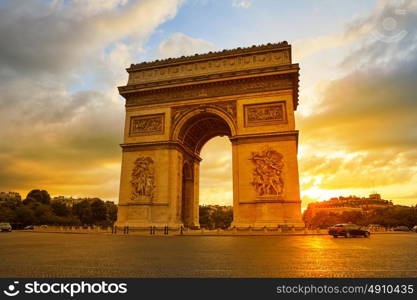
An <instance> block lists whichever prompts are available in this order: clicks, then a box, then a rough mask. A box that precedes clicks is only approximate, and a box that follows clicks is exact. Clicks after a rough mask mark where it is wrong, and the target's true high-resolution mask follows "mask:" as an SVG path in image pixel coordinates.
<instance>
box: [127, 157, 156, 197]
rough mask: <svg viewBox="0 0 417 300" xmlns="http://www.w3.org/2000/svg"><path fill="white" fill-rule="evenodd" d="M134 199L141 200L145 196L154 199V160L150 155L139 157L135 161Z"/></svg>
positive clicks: (133, 178)
mask: <svg viewBox="0 0 417 300" xmlns="http://www.w3.org/2000/svg"><path fill="white" fill-rule="evenodd" d="M130 183H131V184H132V200H140V199H143V198H144V197H146V198H147V200H152V199H153V195H154V189H155V169H154V162H153V160H152V158H150V157H139V158H138V159H136V161H135V167H134V168H133V171H132V180H131V181H130Z"/></svg>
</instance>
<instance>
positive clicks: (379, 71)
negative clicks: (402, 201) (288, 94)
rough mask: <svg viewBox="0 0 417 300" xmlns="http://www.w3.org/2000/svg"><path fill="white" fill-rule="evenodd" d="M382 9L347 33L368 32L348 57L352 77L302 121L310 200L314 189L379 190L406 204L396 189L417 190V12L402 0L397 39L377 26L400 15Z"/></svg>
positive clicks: (304, 172)
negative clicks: (407, 188) (414, 188)
mask: <svg viewBox="0 0 417 300" xmlns="http://www.w3.org/2000/svg"><path fill="white" fill-rule="evenodd" d="M383 4H384V5H380V6H378V7H377V8H376V10H375V11H374V13H373V14H372V15H371V16H369V17H368V18H366V19H364V20H359V21H358V23H357V24H352V25H351V27H349V28H348V29H347V32H350V31H352V30H353V29H352V28H354V29H355V28H357V27H360V28H363V27H366V28H370V30H369V34H368V36H367V38H366V39H365V40H363V42H360V43H357V45H356V46H355V50H353V51H351V52H350V54H349V55H348V56H347V57H345V59H344V62H343V64H342V66H343V68H345V69H346V70H350V72H349V73H347V75H346V76H344V77H342V78H340V79H337V80H334V81H333V82H331V83H330V84H329V85H328V86H327V88H326V90H325V92H324V94H323V96H322V98H321V101H320V102H319V103H318V104H317V110H316V111H315V112H313V113H312V114H309V115H307V116H300V118H299V119H300V120H299V127H300V130H301V134H302V135H301V137H302V139H301V143H302V145H303V156H302V159H301V174H302V176H305V177H307V178H315V179H314V180H313V179H311V180H305V181H304V185H303V187H304V188H305V189H306V190H307V194H308V189H311V188H312V187H314V186H315V187H319V188H321V189H324V190H332V189H333V190H337V191H338V190H341V189H345V190H348V189H350V190H352V189H360V188H363V189H366V188H367V189H368V190H369V189H371V188H375V189H378V190H384V191H386V193H388V194H389V196H391V197H397V196H398V198H401V197H402V191H399V190H398V185H399V184H403V185H407V184H408V185H414V186H417V178H416V176H415V174H416V173H417V150H416V149H417V148H416V147H417V132H416V131H415V128H417V118H416V116H417V101H416V96H415V95H416V93H417V87H416V84H415V78H417V46H416V45H417V29H416V28H417V26H416V25H417V21H416V20H417V6H416V3H415V2H412V1H408V2H403V5H404V6H402V8H403V9H404V12H405V14H401V15H400V18H399V20H398V23H397V26H398V28H397V29H396V30H397V33H395V32H394V28H392V30H390V31H389V32H385V33H383V32H382V31H381V29H380V26H378V25H379V24H381V23H382V24H383V23H384V22H386V19H387V18H388V16H389V15H390V14H389V12H394V13H395V12H396V10H397V9H399V8H398V7H396V6H394V4H391V3H385V2H384V3H383ZM377 30H379V34H376V33H375V32H376V31H377ZM386 31H387V30H386ZM401 32H405V33H406V34H401V38H398V39H394V38H392V37H393V36H394V35H398V34H400V33H401ZM382 34H385V38H381V36H382ZM388 35H390V36H391V38H390V37H389V36H388ZM312 182H315V183H314V184H312ZM390 186H391V187H393V188H392V189H391V190H389V187H390ZM394 187H395V190H394ZM415 202H416V199H415V198H414V199H409V201H407V203H408V204H415Z"/></svg>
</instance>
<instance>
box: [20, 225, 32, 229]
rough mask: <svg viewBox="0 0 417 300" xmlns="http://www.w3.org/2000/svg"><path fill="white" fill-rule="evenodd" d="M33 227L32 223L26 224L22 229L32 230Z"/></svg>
mask: <svg viewBox="0 0 417 300" xmlns="http://www.w3.org/2000/svg"><path fill="white" fill-rule="evenodd" d="M33 229H35V227H34V226H33V225H29V226H26V227H25V228H23V230H33Z"/></svg>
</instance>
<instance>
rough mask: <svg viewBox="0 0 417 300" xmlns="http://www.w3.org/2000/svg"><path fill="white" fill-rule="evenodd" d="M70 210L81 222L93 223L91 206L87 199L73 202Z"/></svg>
mask: <svg viewBox="0 0 417 300" xmlns="http://www.w3.org/2000/svg"><path fill="white" fill-rule="evenodd" d="M72 212H73V214H74V215H75V216H77V217H78V218H79V219H80V221H81V223H82V224H87V225H91V224H93V220H92V213H91V207H90V203H89V201H88V200H83V201H81V202H79V203H76V204H74V205H73V207H72Z"/></svg>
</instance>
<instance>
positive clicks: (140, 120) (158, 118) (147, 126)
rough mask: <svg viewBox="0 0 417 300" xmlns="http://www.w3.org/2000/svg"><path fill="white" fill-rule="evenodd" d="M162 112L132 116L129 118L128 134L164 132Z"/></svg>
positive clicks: (139, 134)
mask: <svg viewBox="0 0 417 300" xmlns="http://www.w3.org/2000/svg"><path fill="white" fill-rule="evenodd" d="M164 121H165V115H164V114H154V115H144V116H133V117H131V118H130V126H129V136H142V135H158V134H164Z"/></svg>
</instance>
